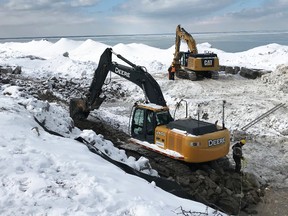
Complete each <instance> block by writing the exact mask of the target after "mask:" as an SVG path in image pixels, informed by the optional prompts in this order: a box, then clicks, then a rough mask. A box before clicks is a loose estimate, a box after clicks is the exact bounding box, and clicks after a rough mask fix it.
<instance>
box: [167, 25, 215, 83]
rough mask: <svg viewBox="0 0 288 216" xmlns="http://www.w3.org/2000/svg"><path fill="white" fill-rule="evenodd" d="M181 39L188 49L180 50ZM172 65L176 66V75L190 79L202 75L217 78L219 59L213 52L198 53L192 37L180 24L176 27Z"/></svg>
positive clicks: (199, 77)
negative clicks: (185, 50)
mask: <svg viewBox="0 0 288 216" xmlns="http://www.w3.org/2000/svg"><path fill="white" fill-rule="evenodd" d="M181 40H183V41H185V42H186V43H187V45H188V48H189V51H187V52H181V51H180V45H181ZM172 66H174V67H175V68H176V76H177V77H178V78H182V79H190V80H192V81H194V80H197V79H201V78H203V77H206V78H212V79H218V78H219V73H218V71H219V59H218V57H217V54H215V53H198V50H197V47H196V42H195V40H194V38H193V37H192V36H191V34H189V33H188V32H187V31H185V29H184V28H182V27H181V26H180V25H178V26H177V28H176V38H175V53H174V58H173V61H172Z"/></svg>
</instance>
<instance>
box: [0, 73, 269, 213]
mask: <svg viewBox="0 0 288 216" xmlns="http://www.w3.org/2000/svg"><path fill="white" fill-rule="evenodd" d="M0 83H1V85H3V84H12V85H16V86H20V87H22V89H23V92H26V93H27V94H30V95H33V96H34V97H35V98H37V99H40V100H47V101H49V102H58V103H61V104H64V105H66V106H67V107H68V99H69V98H73V97H74V96H75V97H76V96H79V95H83V92H84V90H85V89H86V90H87V89H88V87H87V86H86V87H87V88H86V87H85V85H83V83H77V82H71V81H67V80H64V79H63V80H59V79H57V78H55V77H54V78H51V79H50V80H39V79H37V80H32V79H27V78H24V77H22V76H21V74H12V73H10V72H3V70H2V71H1V73H0ZM74 123H75V126H76V127H78V128H80V129H91V130H93V131H95V132H96V133H97V134H102V135H103V136H104V137H105V139H107V140H110V141H112V142H113V143H114V145H115V146H116V147H118V148H122V149H125V151H126V154H127V155H128V156H133V157H135V158H136V159H137V158H139V157H141V156H144V157H146V158H148V159H149V161H150V165H151V166H152V168H153V169H155V170H157V171H158V173H159V175H160V176H161V178H165V179H169V180H171V181H174V182H175V183H177V184H178V185H180V186H181V188H182V189H183V190H184V191H185V192H187V193H188V194H189V195H191V197H193V200H195V201H199V202H202V203H204V204H207V205H208V206H211V207H213V208H215V209H219V210H221V211H223V212H225V213H228V214H234V215H239V214H240V215H251V214H257V211H256V210H255V209H256V207H257V204H258V203H259V202H260V201H261V199H262V198H263V196H264V188H265V187H266V185H261V183H260V181H258V179H257V178H256V176H254V175H253V174H251V173H243V174H242V175H239V174H238V173H235V172H234V169H233V166H232V165H231V164H230V163H229V161H228V159H226V160H225V159H223V160H218V161H214V162H211V163H204V164H187V163H183V162H180V161H176V160H173V159H170V158H168V157H165V156H162V155H160V154H158V153H155V152H151V151H148V150H146V149H143V148H141V147H139V146H137V145H135V144H130V143H129V142H128V138H129V136H128V135H127V134H125V133H124V132H122V131H119V130H117V129H115V128H113V127H112V126H111V125H107V124H105V122H100V121H97V120H96V121H94V120H93V122H92V121H88V120H85V121H79V120H75V121H74ZM112 131H113V133H111V132H112ZM175 185H176V184H175Z"/></svg>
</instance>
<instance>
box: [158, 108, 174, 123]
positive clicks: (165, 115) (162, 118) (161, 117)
mask: <svg viewBox="0 0 288 216" xmlns="http://www.w3.org/2000/svg"><path fill="white" fill-rule="evenodd" d="M171 121H173V118H172V117H171V115H170V113H169V111H161V112H156V124H157V126H159V125H167V124H168V123H169V122H171Z"/></svg>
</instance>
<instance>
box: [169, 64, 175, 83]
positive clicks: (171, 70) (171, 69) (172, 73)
mask: <svg viewBox="0 0 288 216" xmlns="http://www.w3.org/2000/svg"><path fill="white" fill-rule="evenodd" d="M175 72H176V68H175V65H174V64H172V65H171V66H170V67H169V68H168V73H169V80H175Z"/></svg>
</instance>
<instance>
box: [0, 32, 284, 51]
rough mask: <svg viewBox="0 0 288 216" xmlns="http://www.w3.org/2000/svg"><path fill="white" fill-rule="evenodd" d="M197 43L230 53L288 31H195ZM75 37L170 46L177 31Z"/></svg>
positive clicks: (280, 39) (277, 39)
mask: <svg viewBox="0 0 288 216" xmlns="http://www.w3.org/2000/svg"><path fill="white" fill-rule="evenodd" d="M191 35H192V36H193V38H194V39H195V40H196V43H197V44H199V43H204V42H208V43H210V44H211V45H212V47H214V48H217V49H220V50H223V51H226V52H241V51H245V50H248V49H252V48H254V47H258V46H262V45H266V44H270V43H278V44H281V45H287V46H288V31H283V32H221V33H192V34H191ZM60 38H61V37H58V36H55V37H46V38H45V39H47V40H49V41H51V42H56V41H58V40H59V39H60ZM65 38H69V39H72V40H83V41H84V40H87V39H92V40H95V41H98V42H101V43H105V44H107V45H110V46H114V45H116V44H118V43H123V44H129V43H143V44H146V45H149V46H152V47H157V48H161V49H167V48H170V47H171V46H173V45H174V42H175V34H147V35H143V34H141V35H140V34H135V35H95V36H67V37H65ZM40 39H42V38H39V37H38V38H32V37H31V38H30V37H25V38H2V39H1V38H0V43H4V42H11V41H13V42H27V41H31V40H40Z"/></svg>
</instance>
